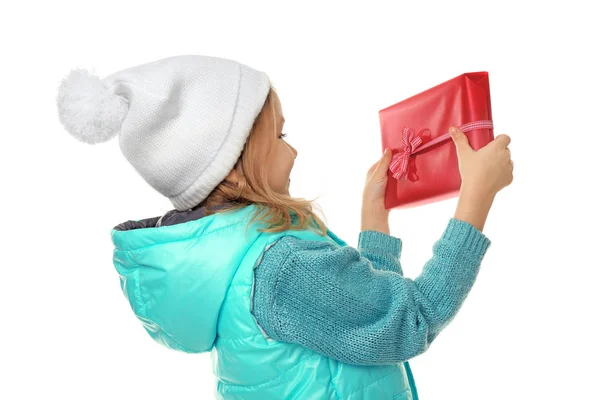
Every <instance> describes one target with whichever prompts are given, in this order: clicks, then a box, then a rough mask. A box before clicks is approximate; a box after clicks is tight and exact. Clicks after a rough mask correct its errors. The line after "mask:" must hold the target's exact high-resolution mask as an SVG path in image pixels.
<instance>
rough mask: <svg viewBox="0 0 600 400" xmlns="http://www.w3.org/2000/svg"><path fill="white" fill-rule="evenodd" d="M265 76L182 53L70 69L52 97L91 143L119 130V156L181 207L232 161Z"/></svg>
mask: <svg viewBox="0 0 600 400" xmlns="http://www.w3.org/2000/svg"><path fill="white" fill-rule="evenodd" d="M270 87H271V83H270V80H269V77H268V76H267V74H265V73H264V72H262V71H258V70H255V69H253V68H251V67H249V66H246V65H243V64H241V63H239V62H237V61H234V60H228V59H224V58H218V57H209V56H202V55H180V56H173V57H168V58H164V59H161V60H158V61H154V62H151V63H147V64H142V65H138V66H135V67H131V68H127V69H124V70H122V71H119V72H116V73H113V74H112V75H109V76H107V77H106V78H104V79H102V80H101V79H100V78H98V77H97V76H94V75H92V74H90V73H89V72H87V71H86V70H84V69H79V68H78V69H74V70H72V71H71V73H70V74H69V75H68V76H67V77H66V78H64V79H63V80H62V82H61V84H60V87H59V89H58V96H57V97H56V101H57V106H58V115H59V118H60V122H61V123H62V124H63V125H64V127H65V128H66V130H67V131H68V132H69V133H71V134H72V135H73V136H74V137H76V138H77V139H79V140H81V141H83V142H85V143H89V144H95V143H100V142H105V141H107V140H109V139H111V138H113V137H114V136H116V135H117V134H118V133H119V132H120V135H119V145H120V148H121V151H122V152H123V154H124V156H125V158H127V160H128V161H129V162H130V163H131V164H132V165H133V167H134V168H135V169H136V170H137V171H138V173H139V174H140V175H141V176H142V177H143V178H144V179H145V180H146V182H148V183H149V184H150V185H151V186H152V187H153V188H154V189H156V190H157V191H158V192H160V193H161V194H163V195H164V196H166V197H168V198H169V200H171V202H172V203H173V205H174V206H175V208H176V209H177V210H179V211H185V210H189V209H191V208H193V207H194V206H196V205H197V204H199V203H200V202H202V200H204V199H205V198H206V197H207V196H208V195H209V194H210V193H211V192H212V191H213V189H214V188H215V187H217V185H218V184H219V183H221V182H222V181H223V179H225V177H226V176H227V175H228V174H229V172H230V171H231V170H232V169H233V167H234V166H235V163H236V162H237V160H238V158H239V157H240V155H241V152H242V150H243V148H244V144H245V143H246V139H247V138H248V135H249V134H250V130H251V128H252V125H253V123H254V120H255V119H256V117H257V116H258V113H259V112H260V110H261V109H262V107H263V105H264V102H265V100H266V97H267V94H268V93H269V89H270Z"/></svg>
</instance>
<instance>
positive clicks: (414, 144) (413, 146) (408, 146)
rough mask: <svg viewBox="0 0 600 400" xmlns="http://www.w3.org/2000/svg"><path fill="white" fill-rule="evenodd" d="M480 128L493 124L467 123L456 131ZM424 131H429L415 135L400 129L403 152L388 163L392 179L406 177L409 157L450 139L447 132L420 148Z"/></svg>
mask: <svg viewBox="0 0 600 400" xmlns="http://www.w3.org/2000/svg"><path fill="white" fill-rule="evenodd" d="M482 128H490V129H493V128H494V124H493V122H492V121H491V120H479V121H473V122H468V123H466V124H463V125H460V126H459V127H458V129H460V130H461V131H463V132H468V131H472V130H475V129H482ZM425 131H429V129H427V128H425V129H421V130H420V131H419V133H418V134H416V135H415V131H414V129H412V128H409V127H408V126H405V127H404V128H403V129H402V143H403V145H404V150H403V151H401V152H399V153H396V154H394V157H392V161H391V162H390V167H389V169H390V171H392V176H393V177H394V178H396V179H398V180H400V179H402V177H403V176H406V175H407V172H408V161H409V159H410V156H411V155H413V154H415V153H418V152H420V151H422V150H425V149H427V148H429V147H431V146H433V145H435V144H438V143H440V142H443V141H444V140H448V139H450V138H451V136H450V132H447V133H444V134H443V135H441V136H439V137H437V138H435V139H433V140H430V141H429V142H427V143H425V144H423V145H422V146H420V145H421V143H422V142H423V139H422V138H421V134H422V133H423V132H425ZM430 132H431V131H430Z"/></svg>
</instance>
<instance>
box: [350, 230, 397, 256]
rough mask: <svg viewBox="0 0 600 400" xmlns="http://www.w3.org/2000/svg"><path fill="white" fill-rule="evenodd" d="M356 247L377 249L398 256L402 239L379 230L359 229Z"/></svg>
mask: <svg viewBox="0 0 600 400" xmlns="http://www.w3.org/2000/svg"><path fill="white" fill-rule="evenodd" d="M358 249H359V250H362V249H377V250H379V251H383V252H384V253H387V254H390V255H392V256H393V257H395V258H398V257H400V252H401V251H402V240H400V238H397V237H394V236H391V235H388V234H386V233H383V232H379V231H372V230H366V231H361V232H360V233H359V235H358Z"/></svg>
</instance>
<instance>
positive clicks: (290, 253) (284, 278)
mask: <svg viewBox="0 0 600 400" xmlns="http://www.w3.org/2000/svg"><path fill="white" fill-rule="evenodd" d="M490 244H491V242H490V240H489V239H488V238H487V237H486V236H485V235H484V234H483V233H482V232H481V231H479V230H478V229H477V228H475V227H474V226H473V225H471V224H469V223H467V222H465V221H461V220H457V219H454V218H451V219H450V221H449V223H448V225H447V227H446V229H445V231H444V232H443V234H442V237H441V238H440V239H439V240H438V241H437V242H436V243H435V244H434V245H433V256H432V257H431V259H429V261H427V262H426V264H425V266H424V267H423V270H422V272H421V274H420V275H419V276H417V277H416V278H415V279H411V278H407V277H404V276H403V272H402V267H401V264H400V253H401V250H402V241H401V240H400V239H399V238H396V237H394V236H390V235H387V234H384V233H381V232H377V231H362V232H360V234H359V237H358V246H357V248H353V247H351V246H346V247H340V246H338V245H334V244H329V243H326V242H320V241H310V240H300V239H297V238H295V237H293V236H284V237H282V238H280V239H279V240H277V241H276V242H275V243H274V244H273V245H271V246H270V247H269V248H268V249H267V250H266V251H265V253H264V255H263V257H262V260H261V261H260V263H259V264H258V266H257V267H256V269H255V284H254V285H255V287H254V294H253V310H252V312H253V314H254V315H255V317H256V320H257V322H258V324H259V325H260V327H261V328H262V329H263V330H264V332H265V333H266V334H267V335H268V336H270V337H271V338H273V339H275V340H278V341H283V342H290V343H298V344H300V345H303V346H306V347H308V348H310V349H312V350H314V351H317V352H319V353H322V354H325V355H327V356H329V357H331V358H334V359H337V360H340V361H342V362H345V363H350V364H360V365H376V364H394V363H400V362H403V361H406V360H409V359H411V358H413V357H415V356H417V355H419V354H421V353H423V352H425V351H426V350H427V348H428V347H429V345H430V344H431V342H432V341H433V340H434V339H435V338H436V337H437V335H438V334H439V333H440V332H441V331H442V330H443V329H444V328H445V327H446V326H447V325H448V323H449V322H450V321H452V319H453V318H454V316H455V315H456V314H457V312H458V310H459V309H460V307H461V305H462V304H463V302H464V300H465V299H466V297H467V295H468V293H469V291H470V290H471V287H472V286H473V284H474V282H475V279H476V277H477V273H478V272H479V267H480V265H481V262H482V260H483V257H484V255H485V253H486V251H487V249H488V248H489V246H490Z"/></svg>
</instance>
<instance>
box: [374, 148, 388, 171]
mask: <svg viewBox="0 0 600 400" xmlns="http://www.w3.org/2000/svg"><path fill="white" fill-rule="evenodd" d="M391 159H392V151H391V150H390V149H388V148H387V147H386V149H385V150H384V151H383V155H382V156H381V159H380V160H379V165H377V169H378V170H379V171H380V172H381V171H385V170H386V169H387V167H388V166H389V165H390V161H391Z"/></svg>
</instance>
